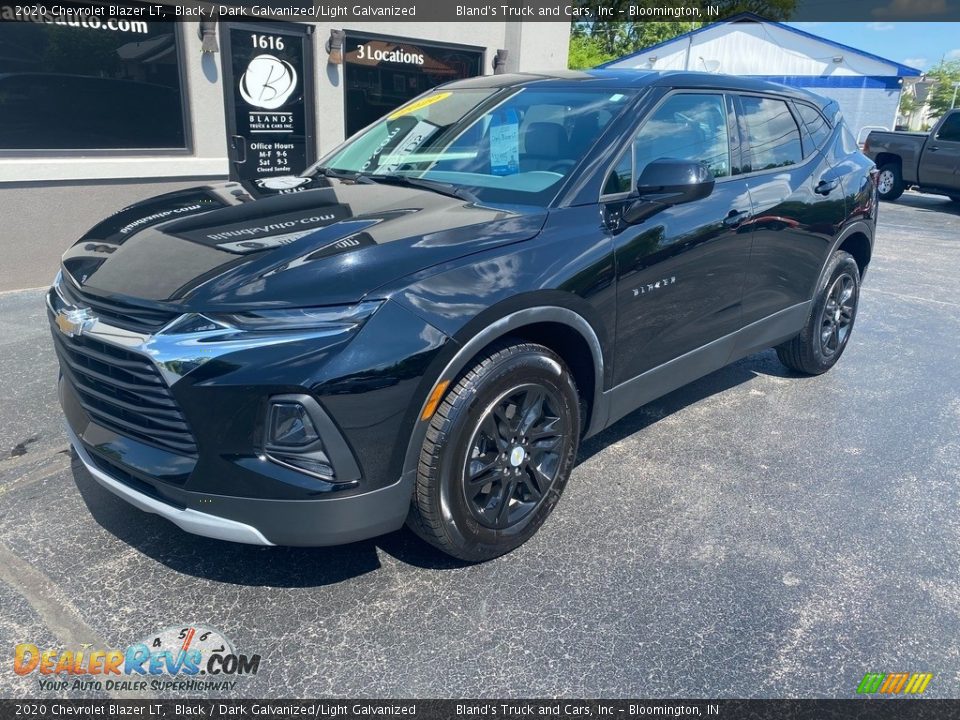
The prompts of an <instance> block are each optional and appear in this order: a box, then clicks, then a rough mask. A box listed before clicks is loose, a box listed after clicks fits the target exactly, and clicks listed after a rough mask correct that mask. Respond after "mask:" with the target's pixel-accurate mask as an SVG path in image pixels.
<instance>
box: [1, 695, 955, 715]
mask: <svg viewBox="0 0 960 720" xmlns="http://www.w3.org/2000/svg"><path fill="white" fill-rule="evenodd" d="M958 716H960V700H921V699H909V700H905V699H902V698H889V699H874V700H283V699H278V700H137V701H133V700H0V720H7V718H33V719H34V720H44V719H45V718H63V717H71V718H121V717H136V718H157V719H159V718H191V717H193V718H205V719H206V720H221V719H222V720H226V719H227V718H243V717H246V718H251V717H256V718H264V719H265V720H272V719H273V718H276V719H278V720H279V719H281V718H283V719H286V718H325V719H326V720H369V719H370V718H383V717H390V718H418V719H419V720H454V719H455V718H496V719H497V720H522V719H523V718H553V719H557V720H560V719H564V720H567V719H569V720H576V719H580V718H590V719H591V720H596V719H598V718H599V719H601V720H602V719H603V718H718V719H719V718H723V719H724V720H739V719H741V718H743V719H751V720H754V719H755V720H761V719H769V720H792V719H796V720H807V719H809V720H832V719H833V718H837V719H839V718H845V719H846V718H856V719H861V718H862V719H863V720H887V719H889V720H926V719H929V720H939V719H940V718H944V719H945V718H956V717H958Z"/></svg>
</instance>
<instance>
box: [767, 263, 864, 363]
mask: <svg viewBox="0 0 960 720" xmlns="http://www.w3.org/2000/svg"><path fill="white" fill-rule="evenodd" d="M859 300H860V268H859V266H858V265H857V261H856V260H854V259H853V256H852V255H850V254H849V253H847V252H844V251H842V250H837V251H836V252H834V253H833V255H832V256H831V257H830V260H829V261H828V262H827V266H826V268H824V272H823V276H822V279H821V281H820V284H819V285H818V291H817V293H816V295H814V297H813V302H812V303H811V305H812V307H811V308H810V313H809V315H808V319H807V322H806V324H805V325H804V327H803V329H802V330H801V331H800V332H799V333H798V334H797V335H796V336H795V337H793V338H791V339H790V340H788V341H787V342H785V343H783V344H781V345H778V346H777V357H779V358H780V362H782V363H783V364H784V365H786V366H787V367H788V368H790V369H791V370H796V371H797V372H801V373H804V374H806V375H819V374H821V373H825V372H826V371H827V370H829V369H830V368H832V367H833V366H834V365H835V364H836V363H837V361H838V360H839V359H840V356H841V355H842V354H843V351H844V350H845V349H846V347H847V345H848V344H849V342H850V334H851V333H852V332H853V325H854V323H855V322H856V319H857V303H858V302H859Z"/></svg>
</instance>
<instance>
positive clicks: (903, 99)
mask: <svg viewBox="0 0 960 720" xmlns="http://www.w3.org/2000/svg"><path fill="white" fill-rule="evenodd" d="M918 107H919V105H918V103H917V96H916V95H914V94H913V93H912V92H908V91H907V90H906V89H904V90H903V91H901V93H900V114H901V115H903V116H904V117H909V116H910V114H911V113H912V112H914V111H915V110H916V109H917V108H918Z"/></svg>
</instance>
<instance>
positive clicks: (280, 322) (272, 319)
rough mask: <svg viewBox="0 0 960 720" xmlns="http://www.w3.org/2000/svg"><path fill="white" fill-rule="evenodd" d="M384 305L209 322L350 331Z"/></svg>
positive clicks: (264, 328)
mask: <svg viewBox="0 0 960 720" xmlns="http://www.w3.org/2000/svg"><path fill="white" fill-rule="evenodd" d="M382 304H383V301H382V300H370V301H367V302H362V303H359V304H357V305H338V306H331V307H315V308H292V309H291V308H288V309H282V310H249V311H246V312H239V313H229V314H222V313H221V314H217V315H211V316H210V318H211V319H212V320H219V321H221V322H224V323H226V324H228V325H231V326H233V327H235V328H239V329H241V330H254V331H267V330H314V329H321V328H331V329H344V330H349V329H351V328H354V327H356V326H358V325H361V324H362V323H363V322H364V321H365V320H366V319H367V318H369V317H370V316H371V315H373V313H375V312H376V310H377V308H379V307H380V306H381V305H382Z"/></svg>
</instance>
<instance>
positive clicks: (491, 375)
mask: <svg viewBox="0 0 960 720" xmlns="http://www.w3.org/2000/svg"><path fill="white" fill-rule="evenodd" d="M579 437H580V403H579V398H578V395H577V388H576V385H575V384H574V382H573V379H572V376H571V374H570V372H569V370H568V369H567V368H566V366H565V365H564V363H563V361H562V360H561V359H560V358H559V357H558V356H557V355H556V354H555V353H553V352H552V351H551V350H549V349H548V348H546V347H544V346H542V345H537V344H534V343H526V342H516V343H505V344H501V345H499V346H496V347H494V348H493V349H492V350H491V351H490V352H489V353H486V354H485V355H484V356H483V357H482V358H480V359H479V360H478V361H477V362H476V364H475V365H474V366H473V367H472V368H471V369H470V370H469V371H468V372H467V373H466V374H465V375H464V376H463V377H462V378H461V379H460V380H459V382H457V384H456V386H455V387H454V388H453V389H452V390H450V391H449V393H448V394H447V395H446V397H445V398H444V400H443V402H442V403H441V404H440V407H439V408H438V409H437V412H436V414H435V415H434V416H433V418H432V419H431V421H430V427H429V428H428V429H427V435H426V438H424V442H423V447H422V448H421V451H420V463H419V467H418V471H417V483H416V490H415V492H414V497H413V501H412V503H411V507H410V516H409V518H408V524H409V525H410V527H411V528H412V529H413V531H414V532H416V533H417V534H418V535H419V536H420V537H422V538H423V539H424V540H426V541H427V542H429V543H431V544H433V545H435V546H437V547H438V548H440V549H441V550H443V551H444V552H446V553H448V554H450V555H453V556H454V557H456V558H459V559H461V560H467V561H470V562H481V561H483V560H490V559H492V558H495V557H497V556H499V555H503V554H504V553H507V552H510V551H511V550H513V549H514V548H516V547H519V546H520V545H522V544H523V543H524V542H526V541H527V540H528V539H529V538H530V537H531V536H533V534H534V533H535V532H537V530H538V529H539V528H540V526H541V525H543V523H544V522H545V521H546V519H547V517H548V516H549V515H550V513H551V511H552V510H553V508H554V506H555V505H556V504H557V501H558V500H559V499H560V495H561V494H562V493H563V489H564V487H565V486H566V484H567V479H568V478H569V476H570V471H571V470H572V469H573V463H574V460H575V459H576V454H577V446H578V442H579Z"/></svg>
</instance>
